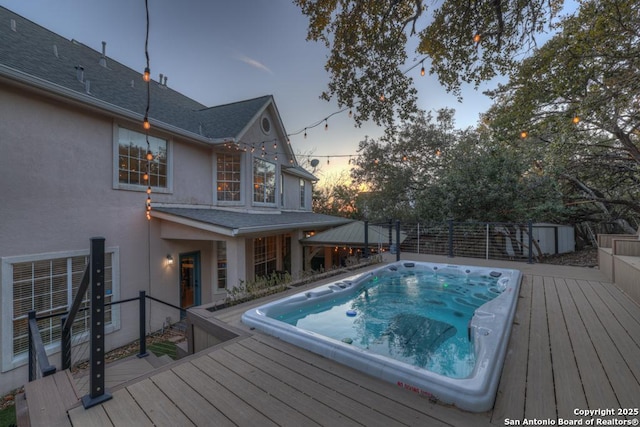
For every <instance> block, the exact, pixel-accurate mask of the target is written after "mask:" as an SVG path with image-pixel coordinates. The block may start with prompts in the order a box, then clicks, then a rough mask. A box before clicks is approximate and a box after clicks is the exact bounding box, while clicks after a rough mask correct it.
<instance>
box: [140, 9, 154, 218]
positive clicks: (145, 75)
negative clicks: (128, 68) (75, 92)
mask: <svg viewBox="0 0 640 427" xmlns="http://www.w3.org/2000/svg"><path fill="white" fill-rule="evenodd" d="M144 8H145V12H146V18H147V31H146V35H145V40H144V55H145V57H146V59H147V66H146V67H145V68H144V72H143V73H142V80H144V82H145V83H146V85H147V108H146V109H145V112H144V120H143V121H142V127H143V128H144V129H145V139H146V141H147V171H146V172H145V174H144V176H143V178H144V180H145V182H146V184H147V202H146V209H145V215H146V217H147V221H151V179H150V175H151V161H152V160H153V153H152V152H151V144H150V143H149V129H150V128H151V124H150V123H149V107H150V105H151V89H150V82H151V68H150V67H149V1H148V0H145V1H144Z"/></svg>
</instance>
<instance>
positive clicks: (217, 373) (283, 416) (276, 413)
mask: <svg viewBox="0 0 640 427" xmlns="http://www.w3.org/2000/svg"><path fill="white" fill-rule="evenodd" d="M193 364H194V365H195V366H197V367H198V368H200V369H201V370H202V371H203V372H206V373H207V375H210V376H212V377H213V378H215V380H216V381H218V382H220V383H222V384H224V386H225V387H227V389H228V390H229V391H230V392H231V393H233V394H235V395H236V396H237V397H238V398H240V399H242V400H243V401H244V402H245V403H246V404H249V405H251V406H253V407H255V408H261V412H262V413H263V414H264V415H265V416H266V417H268V418H269V419H270V420H272V421H273V422H274V423H276V424H277V425H281V426H291V427H294V426H301V425H306V424H310V423H312V422H313V421H312V420H310V419H309V418H307V417H305V416H304V415H303V414H301V413H300V412H298V411H297V410H296V409H295V408H293V407H291V406H288V405H286V404H285V403H284V402H283V401H281V400H279V399H277V398H274V396H273V395H272V394H271V392H270V390H261V389H260V388H258V387H256V386H255V385H254V384H252V383H251V382H249V381H247V380H246V379H245V378H243V377H242V376H241V375H238V374H237V373H235V372H233V371H232V370H230V369H228V368H227V367H225V366H223V365H221V364H220V363H219V362H217V361H216V360H215V359H213V358H211V357H208V356H203V357H200V358H198V359H195V360H194V361H193Z"/></svg>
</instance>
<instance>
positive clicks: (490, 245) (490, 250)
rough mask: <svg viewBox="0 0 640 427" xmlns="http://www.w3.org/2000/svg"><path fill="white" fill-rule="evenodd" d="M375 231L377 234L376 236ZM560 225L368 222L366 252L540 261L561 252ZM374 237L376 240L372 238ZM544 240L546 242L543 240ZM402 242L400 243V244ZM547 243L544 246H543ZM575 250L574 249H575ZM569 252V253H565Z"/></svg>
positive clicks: (366, 224)
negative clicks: (373, 249)
mask: <svg viewBox="0 0 640 427" xmlns="http://www.w3.org/2000/svg"><path fill="white" fill-rule="evenodd" d="M372 230H373V231H374V232H373V233H372ZM558 230H559V226H556V225H550V224H534V223H533V222H532V221H528V222H524V223H501V222H455V221H453V220H449V221H444V222H443V221H440V222H403V223H401V222H400V221H393V220H389V221H386V222H382V223H370V222H368V221H365V234H364V236H365V237H364V238H365V250H364V252H363V253H364V256H367V254H368V252H369V249H370V248H373V247H375V246H378V250H383V251H390V252H391V253H393V254H395V255H396V259H397V260H399V259H400V253H401V252H406V253H417V254H425V255H444V256H448V257H450V258H453V257H468V258H484V259H499V260H521V261H526V262H528V263H534V262H536V261H539V260H540V259H541V257H543V256H544V255H554V254H558V253H561V251H562V248H561V247H560V243H561V241H562V239H561V236H559V231H558ZM372 236H373V238H372ZM541 240H544V242H543V241H541ZM398 242H399V243H398ZM543 244H544V246H543ZM571 250H573V248H571ZM565 251H566V250H565Z"/></svg>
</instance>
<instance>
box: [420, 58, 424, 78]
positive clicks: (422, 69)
mask: <svg viewBox="0 0 640 427" xmlns="http://www.w3.org/2000/svg"><path fill="white" fill-rule="evenodd" d="M420 63H421V64H422V68H420V75H421V76H424V59H423V60H422V61H421V62H420Z"/></svg>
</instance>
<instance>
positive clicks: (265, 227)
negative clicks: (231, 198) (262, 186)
mask: <svg viewBox="0 0 640 427" xmlns="http://www.w3.org/2000/svg"><path fill="white" fill-rule="evenodd" d="M155 212H160V213H164V214H169V215H172V216H175V217H180V218H185V219H189V220H193V221H197V222H200V223H202V224H208V225H214V226H218V227H222V228H226V229H228V230H229V231H230V232H231V234H233V235H245V234H251V233H257V232H266V231H278V230H291V229H303V228H304V229H306V228H309V229H313V228H315V227H334V226H336V225H341V224H345V223H348V222H351V220H350V219H346V218H339V217H335V216H330V215H324V214H317V213H313V212H281V213H260V214H256V213H249V212H237V211H226V210H221V209H204V208H202V209H201V208H167V207H157V208H155V209H153V212H152V213H155Z"/></svg>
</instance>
